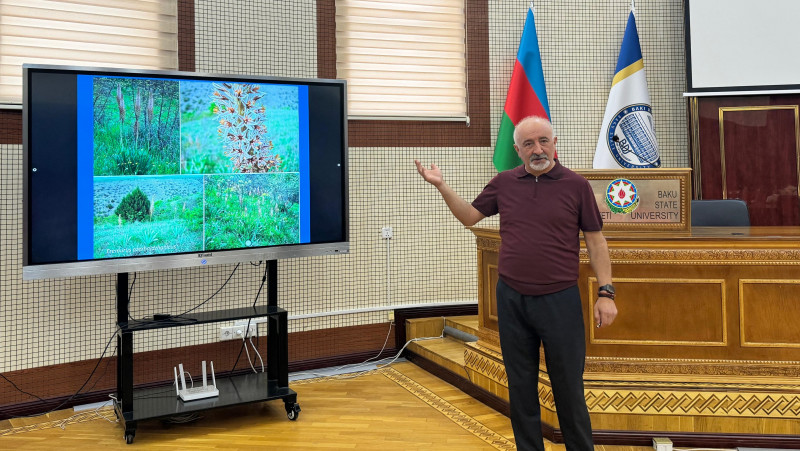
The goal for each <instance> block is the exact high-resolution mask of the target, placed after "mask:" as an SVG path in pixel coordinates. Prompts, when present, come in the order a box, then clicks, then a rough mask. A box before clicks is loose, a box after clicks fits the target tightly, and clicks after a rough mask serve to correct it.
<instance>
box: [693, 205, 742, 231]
mask: <svg viewBox="0 0 800 451" xmlns="http://www.w3.org/2000/svg"><path fill="white" fill-rule="evenodd" d="M692 225H693V226H698V227H702V226H711V227H749V226H750V211H749V210H748V209H747V204H746V203H745V201H743V200H741V199H710V200H693V201H692Z"/></svg>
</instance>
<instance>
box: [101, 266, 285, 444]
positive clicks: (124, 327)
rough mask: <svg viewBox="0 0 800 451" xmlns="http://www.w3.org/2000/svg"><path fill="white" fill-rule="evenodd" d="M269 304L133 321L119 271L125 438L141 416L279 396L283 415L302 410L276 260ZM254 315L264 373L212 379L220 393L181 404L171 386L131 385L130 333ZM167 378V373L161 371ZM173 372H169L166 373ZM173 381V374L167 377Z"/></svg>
mask: <svg viewBox="0 0 800 451" xmlns="http://www.w3.org/2000/svg"><path fill="white" fill-rule="evenodd" d="M266 264H267V305H265V306H264V305H262V306H256V307H243V308H236V309H227V310H216V311H212V312H202V313H193V314H187V315H182V316H181V317H180V318H181V321H169V320H167V321H163V322H161V321H152V320H149V321H137V320H130V319H129V317H128V316H129V315H128V313H129V310H128V273H119V274H117V326H118V327H119V332H118V335H117V350H118V351H117V353H118V355H117V399H116V400H115V401H114V413H115V414H116V416H117V418H118V419H119V420H120V421H121V422H122V423H123V425H124V428H125V436H124V437H125V442H126V443H128V444H131V443H133V438H134V436H135V435H136V425H137V422H138V421H140V420H149V419H157V418H166V417H170V416H173V415H179V414H185V413H191V412H197V411H201V410H208V409H215V408H219V407H229V406H234V405H238V404H247V403H253V402H261V401H269V400H273V399H282V400H283V402H284V407H285V408H286V415H287V416H288V418H289V419H290V420H296V419H297V417H298V415H299V414H300V405H299V404H298V403H297V393H296V392H294V391H293V390H291V389H290V388H289V343H288V315H287V312H286V310H284V309H281V308H279V307H278V305H277V304H278V263H277V261H276V260H268V261H267V262H266ZM255 317H267V318H268V329H267V356H266V357H267V358H266V365H267V368H266V369H267V371H266V373H247V374H239V375H234V376H220V375H217V377H216V384H217V388H218V390H219V396H216V397H213V398H208V399H203V400H196V401H191V402H184V401H181V400H180V399H178V397H177V396H176V395H175V390H165V389H164V386H162V387H157V388H144V389H135V388H134V386H133V335H134V333H136V332H139V331H143V330H152V329H162V328H167V327H181V326H186V325H190V324H191V325H194V324H204V323H214V322H220V321H230V320H239V319H247V318H255ZM165 376H166V375H165ZM170 376H171V375H170ZM170 381H171V378H170Z"/></svg>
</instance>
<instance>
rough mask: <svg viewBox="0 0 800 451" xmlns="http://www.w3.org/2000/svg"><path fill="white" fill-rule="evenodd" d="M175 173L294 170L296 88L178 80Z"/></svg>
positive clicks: (297, 140) (297, 137) (297, 123)
mask: <svg viewBox="0 0 800 451" xmlns="http://www.w3.org/2000/svg"><path fill="white" fill-rule="evenodd" d="M180 91H181V96H180V97H181V124H182V127H181V148H182V152H181V172H182V173H190V174H213V173H217V174H219V173H267V172H297V171H298V170H299V161H298V159H299V157H298V155H299V145H300V116H299V108H298V105H299V96H298V87H297V86H293V85H272V84H257V83H233V82H203V81H192V82H181V85H180Z"/></svg>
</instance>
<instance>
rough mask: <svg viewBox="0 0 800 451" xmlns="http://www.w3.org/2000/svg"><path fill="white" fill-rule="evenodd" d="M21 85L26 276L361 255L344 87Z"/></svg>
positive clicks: (62, 78)
mask: <svg viewBox="0 0 800 451" xmlns="http://www.w3.org/2000/svg"><path fill="white" fill-rule="evenodd" d="M23 72H24V73H23V76H24V81H23V84H24V86H23V90H24V93H23V148H24V150H23V152H24V177H23V179H24V187H23V192H24V216H23V217H24V221H23V223H24V232H23V238H24V257H23V277H24V278H26V279H32V278H46V277H61V276H73V275H87V274H104V273H117V272H129V271H139V270H148V269H163V268H175V267H184V266H195V265H206V264H214V263H230V262H236V261H255V260H265V259H275V258H288V257H299V256H310V255H323V254H338V253H346V252H348V250H349V243H348V202H347V114H346V107H345V105H346V98H345V89H346V87H345V82H344V81H342V80H321V79H291V78H273V77H258V76H241V75H211V74H198V73H194V72H165V71H130V70H114V69H97V68H74V67H60V66H33V65H26V66H24V67H23Z"/></svg>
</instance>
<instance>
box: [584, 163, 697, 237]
mask: <svg viewBox="0 0 800 451" xmlns="http://www.w3.org/2000/svg"><path fill="white" fill-rule="evenodd" d="M577 172H578V173H580V174H581V175H583V176H584V177H586V179H587V180H589V183H590V184H591V185H592V190H593V191H594V196H595V199H596V200H597V206H598V208H599V209H600V214H601V215H602V217H603V224H604V225H603V230H639V231H673V232H687V233H688V232H690V230H691V228H690V227H691V225H690V220H689V217H690V216H689V215H690V205H691V204H690V199H691V183H690V179H689V176H690V174H691V169H683V168H681V169H661V168H659V169H620V170H607V169H586V170H579V171H577Z"/></svg>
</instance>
